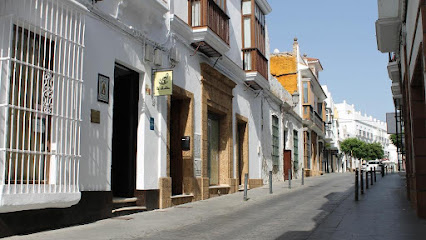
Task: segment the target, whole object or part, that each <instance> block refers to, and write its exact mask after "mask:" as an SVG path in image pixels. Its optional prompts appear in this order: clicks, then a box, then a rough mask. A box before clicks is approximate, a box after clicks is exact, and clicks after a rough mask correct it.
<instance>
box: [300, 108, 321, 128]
mask: <svg viewBox="0 0 426 240" xmlns="http://www.w3.org/2000/svg"><path fill="white" fill-rule="evenodd" d="M303 119H304V120H310V121H312V122H314V123H315V125H316V126H317V127H318V128H319V129H321V131H323V132H324V129H325V122H324V121H323V120H322V118H321V116H320V115H319V114H318V113H317V112H315V111H314V109H313V107H312V106H311V105H309V104H304V105H303Z"/></svg>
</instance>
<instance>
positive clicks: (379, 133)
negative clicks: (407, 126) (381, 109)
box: [335, 101, 398, 169]
mask: <svg viewBox="0 0 426 240" xmlns="http://www.w3.org/2000/svg"><path fill="white" fill-rule="evenodd" d="M335 106H336V108H337V111H338V113H339V118H338V120H339V132H340V137H341V141H343V140H344V139H348V138H358V139H359V140H362V141H364V142H366V143H373V142H377V143H380V144H381V145H382V146H383V150H384V155H385V156H384V159H382V160H389V161H391V162H393V163H395V164H396V163H397V162H398V160H397V158H396V150H395V146H393V144H392V142H391V141H390V138H389V136H390V135H389V134H387V128H386V122H383V121H380V120H378V119H376V118H373V117H372V116H368V115H367V114H362V113H361V111H357V110H356V108H355V105H353V104H352V105H350V104H348V103H347V102H346V101H343V103H338V104H335ZM345 164H346V167H347V168H349V169H355V168H357V167H358V164H359V163H358V162H357V161H355V160H354V159H352V160H349V159H347V161H346V163H345Z"/></svg>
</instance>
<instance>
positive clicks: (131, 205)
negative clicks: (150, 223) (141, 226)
mask: <svg viewBox="0 0 426 240" xmlns="http://www.w3.org/2000/svg"><path fill="white" fill-rule="evenodd" d="M137 200H138V198H136V197H130V198H124V197H114V198H113V199H112V214H113V215H114V216H121V215H126V214H131V213H134V210H138V208H139V207H143V208H145V207H144V206H137V205H136V201H137ZM145 209H146V208H145ZM118 213H119V214H118Z"/></svg>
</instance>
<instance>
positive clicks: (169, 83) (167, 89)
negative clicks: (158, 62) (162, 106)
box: [154, 70, 173, 96]
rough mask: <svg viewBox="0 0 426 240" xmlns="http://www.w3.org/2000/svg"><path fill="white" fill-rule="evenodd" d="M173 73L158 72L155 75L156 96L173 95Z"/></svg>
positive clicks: (170, 71) (169, 71)
mask: <svg viewBox="0 0 426 240" xmlns="http://www.w3.org/2000/svg"><path fill="white" fill-rule="evenodd" d="M172 87H173V71H172V70H168V71H158V72H155V73H154V95H155V96H164V95H172V92H173V89H172Z"/></svg>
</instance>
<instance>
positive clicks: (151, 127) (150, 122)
mask: <svg viewBox="0 0 426 240" xmlns="http://www.w3.org/2000/svg"><path fill="white" fill-rule="evenodd" d="M149 129H150V130H154V118H153V117H152V118H149Z"/></svg>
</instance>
